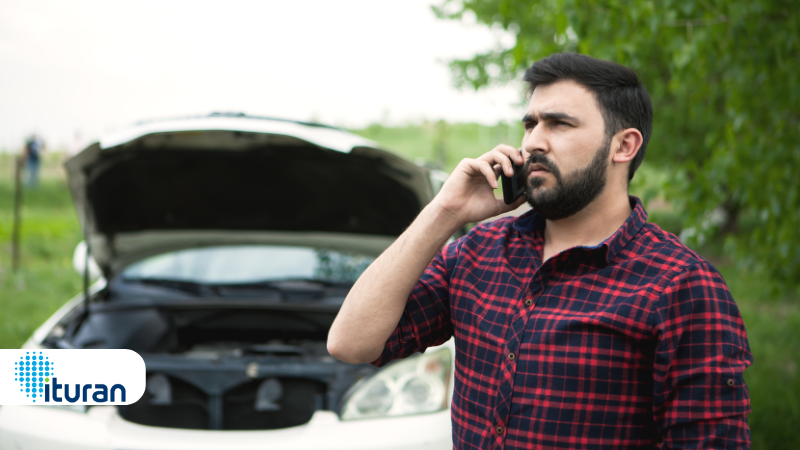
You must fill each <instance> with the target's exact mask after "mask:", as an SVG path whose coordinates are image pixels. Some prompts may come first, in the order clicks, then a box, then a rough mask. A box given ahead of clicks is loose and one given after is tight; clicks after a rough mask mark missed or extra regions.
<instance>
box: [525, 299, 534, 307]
mask: <svg viewBox="0 0 800 450" xmlns="http://www.w3.org/2000/svg"><path fill="white" fill-rule="evenodd" d="M532 304H533V299H532V298H528V299H525V306H531V305H532Z"/></svg>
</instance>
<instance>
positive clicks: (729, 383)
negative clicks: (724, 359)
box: [728, 378, 736, 387]
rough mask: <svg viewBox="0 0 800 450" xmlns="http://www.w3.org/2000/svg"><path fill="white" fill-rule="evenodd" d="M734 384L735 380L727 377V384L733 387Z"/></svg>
mask: <svg viewBox="0 0 800 450" xmlns="http://www.w3.org/2000/svg"><path fill="white" fill-rule="evenodd" d="M735 384H736V382H735V381H733V378H728V386H730V387H733V386H734V385H735Z"/></svg>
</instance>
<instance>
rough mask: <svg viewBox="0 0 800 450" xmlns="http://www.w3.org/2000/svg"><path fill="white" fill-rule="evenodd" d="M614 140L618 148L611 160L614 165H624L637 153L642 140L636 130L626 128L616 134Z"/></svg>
mask: <svg viewBox="0 0 800 450" xmlns="http://www.w3.org/2000/svg"><path fill="white" fill-rule="evenodd" d="M614 138H615V139H614V141H615V142H617V143H618V146H617V147H616V150H614V157H613V158H611V160H612V161H614V162H615V163H626V162H628V161H630V160H632V159H633V158H634V157H635V156H636V154H637V153H639V148H640V147H641V146H642V140H643V138H642V133H640V132H639V130H637V129H636V128H626V129H624V130H622V131H620V132H619V133H617V135H616V136H614Z"/></svg>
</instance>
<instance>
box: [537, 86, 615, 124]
mask: <svg viewBox="0 0 800 450" xmlns="http://www.w3.org/2000/svg"><path fill="white" fill-rule="evenodd" d="M546 112H560V113H566V114H569V115H571V116H575V117H585V116H587V115H591V114H593V113H597V114H599V113H600V110H599V109H598V108H597V102H596V100H595V96H594V93H592V91H590V90H589V89H588V88H587V87H586V86H583V85H581V84H578V83H577V82H575V81H572V80H564V81H557V82H555V83H553V84H548V85H546V86H537V87H536V89H534V91H533V93H532V94H531V99H530V101H529V102H528V111H527V113H528V115H530V116H533V117H539V115H540V114H542V113H546Z"/></svg>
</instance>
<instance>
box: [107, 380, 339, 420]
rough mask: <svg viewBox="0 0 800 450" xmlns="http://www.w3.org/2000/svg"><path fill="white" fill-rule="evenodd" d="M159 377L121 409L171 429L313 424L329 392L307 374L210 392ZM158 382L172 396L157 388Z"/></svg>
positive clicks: (134, 417)
mask: <svg viewBox="0 0 800 450" xmlns="http://www.w3.org/2000/svg"><path fill="white" fill-rule="evenodd" d="M158 377H160V378H161V379H160V380H156V379H155V378H154V377H153V374H150V375H149V376H148V388H147V389H146V390H145V393H144V395H142V398H140V399H139V401H137V402H135V403H132V404H130V405H126V406H120V407H119V411H120V415H122V417H123V418H125V419H126V420H128V421H130V422H134V423H138V424H141V425H150V426H157V427H167V428H187V429H221V430H270V429H276V428H286V427H291V426H297V425H302V424H304V423H307V422H308V421H309V420H311V416H312V415H313V414H314V411H316V410H317V409H322V406H323V399H324V394H325V385H324V384H323V383H320V382H318V381H314V380H308V379H302V378H269V379H255V380H251V381H248V382H246V383H243V384H240V385H238V386H235V387H233V388H231V389H230V390H228V391H226V392H224V393H223V394H222V395H209V394H207V393H205V392H203V391H202V390H201V389H198V388H197V387H195V386H193V385H192V384H190V383H187V382H185V381H183V380H181V379H179V378H175V377H171V376H166V375H162V374H158ZM165 380H166V381H165ZM154 381H158V383H156V382H154ZM165 384H167V385H168V388H164V387H163V386H164V385H165ZM155 385H159V386H161V387H160V389H162V390H164V389H167V390H168V391H169V393H168V395H166V394H164V393H159V392H156V391H154V386H155Z"/></svg>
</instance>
